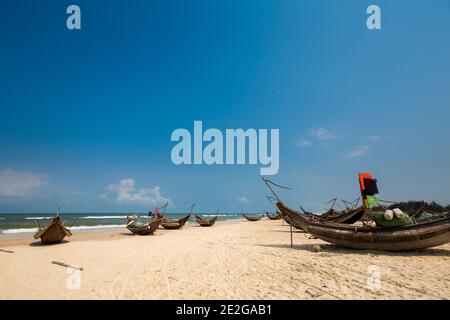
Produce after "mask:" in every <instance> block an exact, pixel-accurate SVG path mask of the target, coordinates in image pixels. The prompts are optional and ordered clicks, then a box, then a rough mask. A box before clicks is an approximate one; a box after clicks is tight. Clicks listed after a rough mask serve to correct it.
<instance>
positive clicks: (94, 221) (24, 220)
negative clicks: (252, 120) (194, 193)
mask: <svg viewBox="0 0 450 320" xmlns="http://www.w3.org/2000/svg"><path fill="white" fill-rule="evenodd" d="M186 214H187V213H165V214H164V215H165V216H167V217H168V218H180V217H183V216H185V215H186ZM129 215H130V216H133V215H135V216H138V215H140V216H141V220H142V221H143V220H145V219H146V215H145V214H129ZM201 215H202V216H204V217H213V216H216V215H215V214H201ZM217 216H218V221H220V220H230V219H238V218H241V217H242V215H241V214H238V213H219V214H217ZM53 217H55V214H54V213H48V214H47V213H46V214H42V213H40V214H0V235H1V234H3V235H6V234H18V233H27V232H29V233H34V232H35V231H36V230H37V227H36V224H35V221H38V222H39V224H40V225H41V227H44V226H45V225H47V223H48V222H49V221H50V220H51V219H52V218H53ZM60 217H61V220H62V221H63V222H64V224H65V225H66V226H67V227H70V229H71V230H90V229H93V230H95V229H110V228H120V227H124V226H125V223H126V219H127V215H126V214H123V213H111V214H110V213H107V214H105V213H61V214H60ZM190 221H194V218H193V216H192V217H191V220H190Z"/></svg>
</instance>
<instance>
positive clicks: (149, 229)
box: [127, 220, 161, 236]
mask: <svg viewBox="0 0 450 320" xmlns="http://www.w3.org/2000/svg"><path fill="white" fill-rule="evenodd" d="M160 222H161V220H153V221H149V222H147V223H146V224H144V225H142V226H138V227H132V226H131V225H127V229H128V230H130V231H131V232H132V233H134V234H138V235H141V236H143V235H149V234H153V233H154V232H155V231H156V229H158V227H159V224H160Z"/></svg>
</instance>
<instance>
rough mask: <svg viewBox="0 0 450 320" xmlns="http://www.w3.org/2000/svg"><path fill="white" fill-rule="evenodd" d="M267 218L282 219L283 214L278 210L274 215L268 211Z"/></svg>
mask: <svg viewBox="0 0 450 320" xmlns="http://www.w3.org/2000/svg"><path fill="white" fill-rule="evenodd" d="M266 215H267V218H269V219H270V220H280V219H281V214H280V213H279V212H277V213H276V214H274V215H270V214H269V213H268V212H267V213H266Z"/></svg>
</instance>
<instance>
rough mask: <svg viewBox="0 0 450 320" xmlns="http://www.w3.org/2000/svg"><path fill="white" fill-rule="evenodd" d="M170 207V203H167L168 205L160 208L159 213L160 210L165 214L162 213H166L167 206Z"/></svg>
mask: <svg viewBox="0 0 450 320" xmlns="http://www.w3.org/2000/svg"><path fill="white" fill-rule="evenodd" d="M168 205H169V202H166V204H165V205H163V206H162V207H161V208H158V211H159V210H161V209H162V210H163V212H162V213H166V209H167V206H168Z"/></svg>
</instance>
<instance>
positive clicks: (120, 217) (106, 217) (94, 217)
mask: <svg viewBox="0 0 450 320" xmlns="http://www.w3.org/2000/svg"><path fill="white" fill-rule="evenodd" d="M126 218H127V216H86V217H81V218H80V219H126Z"/></svg>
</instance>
